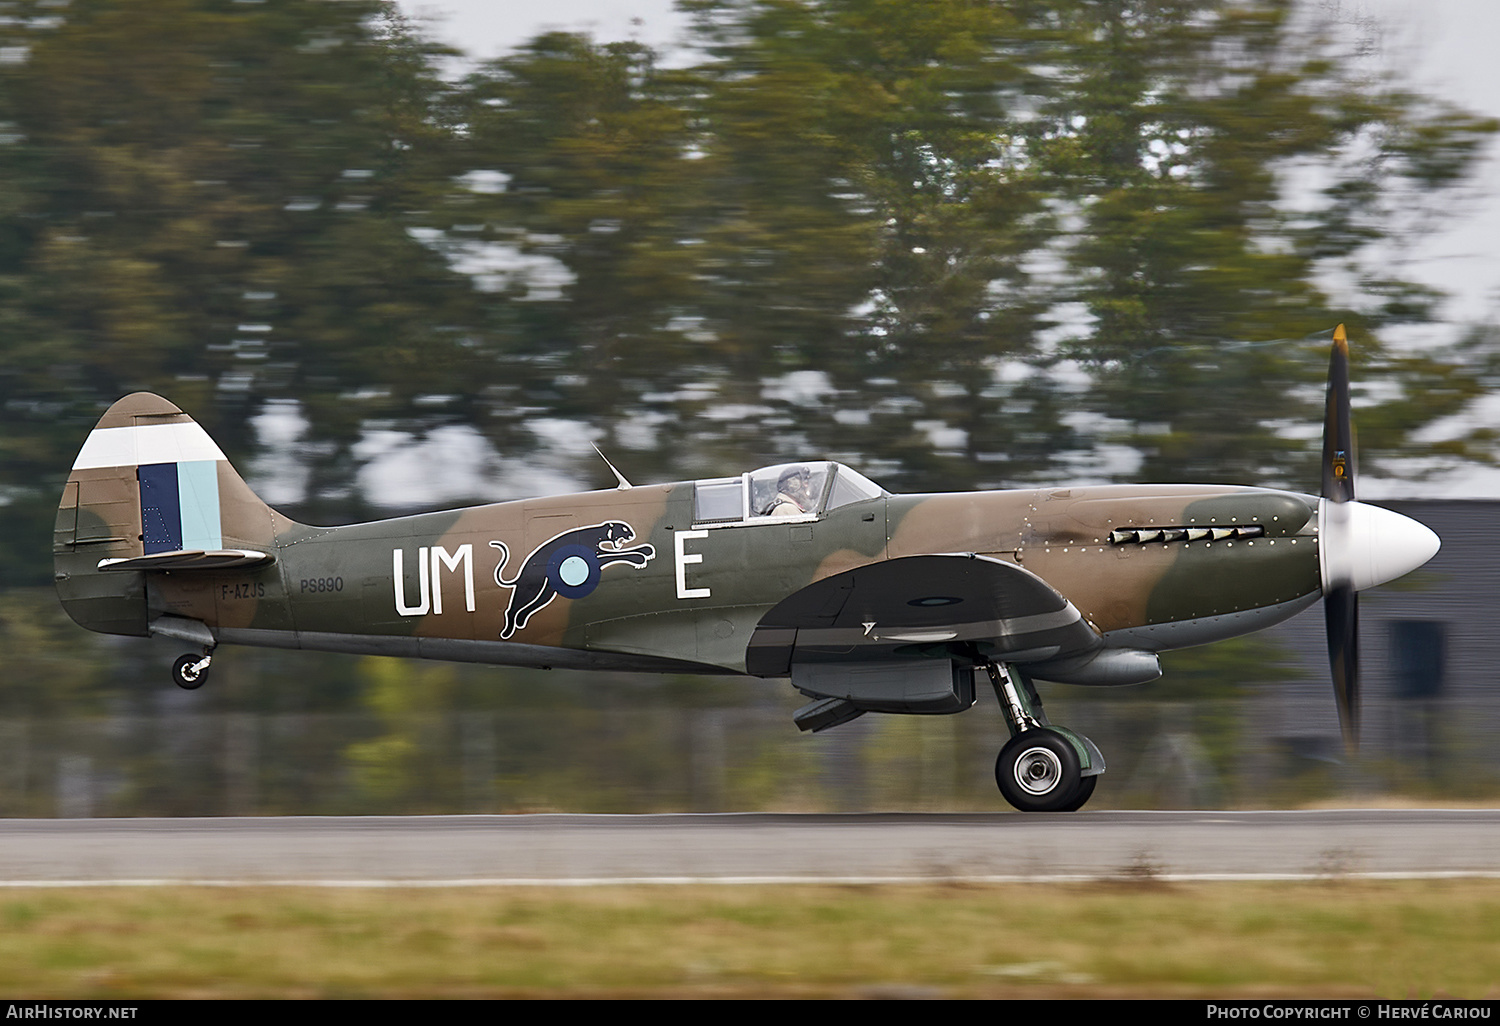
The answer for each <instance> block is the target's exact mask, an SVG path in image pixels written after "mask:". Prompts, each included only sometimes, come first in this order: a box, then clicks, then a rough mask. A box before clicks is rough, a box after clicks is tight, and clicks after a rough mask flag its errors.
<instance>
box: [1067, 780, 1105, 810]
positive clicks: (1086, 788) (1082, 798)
mask: <svg viewBox="0 0 1500 1026" xmlns="http://www.w3.org/2000/svg"><path fill="white" fill-rule="evenodd" d="M1098 783H1099V774H1097V773H1095V774H1094V775H1093V776H1091V777H1084V778H1083V779H1082V780H1080V781H1079V782H1078V791H1077V793H1076V794H1074V795H1073V800H1072V801H1070V802H1069V803H1068V804H1066V805H1064V806H1063V807H1062V809H1061V810H1060V811H1062V812H1077V811H1078V810H1079V809H1081V808H1083V807H1084V805H1085V804H1086V803H1087V802H1088V800H1089V799H1090V798H1092V797H1094V788H1095V787H1096V786H1097V785H1098Z"/></svg>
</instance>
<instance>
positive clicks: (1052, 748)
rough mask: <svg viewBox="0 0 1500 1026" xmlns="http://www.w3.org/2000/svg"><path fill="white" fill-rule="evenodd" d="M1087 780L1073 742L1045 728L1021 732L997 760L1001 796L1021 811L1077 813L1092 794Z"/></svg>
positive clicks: (1091, 785) (1002, 750)
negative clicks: (1085, 780) (1076, 810)
mask: <svg viewBox="0 0 1500 1026" xmlns="http://www.w3.org/2000/svg"><path fill="white" fill-rule="evenodd" d="M1084 779H1085V778H1084V777H1083V775H1082V771H1081V770H1080V768H1079V762H1078V753H1077V752H1076V751H1074V749H1073V745H1072V743H1071V742H1070V741H1069V740H1068V739H1067V738H1065V737H1063V736H1062V735H1061V734H1059V733H1057V732H1056V731H1055V730H1047V729H1046V728H1038V729H1033V730H1023V731H1021V732H1020V733H1019V734H1017V735H1016V736H1015V737H1013V738H1011V739H1010V740H1009V741H1008V742H1006V745H1005V747H1004V748H1002V749H1000V756H999V758H997V759H996V760H995V783H997V784H999V785H1000V793H1001V794H1003V795H1004V796H1005V800H1006V801H1008V802H1010V803H1011V804H1012V805H1014V806H1015V807H1016V808H1018V809H1020V810H1021V811H1022V812H1072V811H1074V810H1075V809H1077V808H1078V807H1079V806H1080V805H1082V804H1083V803H1084V802H1085V801H1087V800H1088V797H1089V795H1090V794H1092V793H1093V782H1094V779H1095V778H1094V777H1088V778H1087V780H1088V784H1087V785H1085V783H1084ZM1085 788H1087V790H1084V789H1085Z"/></svg>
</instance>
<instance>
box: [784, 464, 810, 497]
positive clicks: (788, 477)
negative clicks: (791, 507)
mask: <svg viewBox="0 0 1500 1026" xmlns="http://www.w3.org/2000/svg"><path fill="white" fill-rule="evenodd" d="M810 477H811V475H810V474H809V473H808V470H807V468H806V467H804V466H801V465H800V464H799V465H798V466H794V467H787V468H786V469H785V470H783V471H782V472H781V477H779V478H778V479H777V481H776V488H777V490H778V491H780V492H781V493H782V494H784V495H790V496H791V497H792V498H794V499H797V500H799V501H800V502H801V503H802V504H803V505H804V506H805V505H806V504H807V500H808V499H809V498H810V497H811V496H810V493H811V491H812V489H811V487H810Z"/></svg>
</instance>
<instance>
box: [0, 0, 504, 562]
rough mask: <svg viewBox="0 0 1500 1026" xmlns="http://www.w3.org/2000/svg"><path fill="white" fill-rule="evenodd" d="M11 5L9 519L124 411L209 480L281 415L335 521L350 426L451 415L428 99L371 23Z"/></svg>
mask: <svg viewBox="0 0 1500 1026" xmlns="http://www.w3.org/2000/svg"><path fill="white" fill-rule="evenodd" d="M8 6H9V8H10V9H11V10H10V12H9V13H10V15H11V16H10V17H8V18H6V19H5V20H6V25H5V26H4V28H3V29H0V33H3V34H4V35H5V37H6V38H5V41H4V46H5V51H4V52H5V53H6V55H7V56H6V58H5V60H3V61H0V122H3V123H4V126H5V127H4V130H3V132H0V142H3V145H0V181H3V183H4V184H3V187H0V195H4V197H5V199H4V200H3V201H0V300H3V304H0V309H3V311H4V314H3V316H4V329H5V330H4V333H3V335H0V349H3V355H0V403H3V407H4V409H5V411H6V419H7V422H8V429H7V431H6V432H5V436H4V441H3V445H4V449H3V452H0V466H3V473H4V481H3V487H4V488H5V491H6V495H5V497H6V498H7V499H9V501H10V506H8V507H7V510H10V509H11V508H12V507H14V508H26V509H29V508H30V506H31V505H50V504H52V503H55V495H56V493H57V491H58V490H59V489H60V481H61V477H60V475H62V474H65V473H66V468H67V466H68V465H69V463H70V462H71V458H72V454H73V452H75V451H76V448H77V446H78V444H79V442H80V441H81V438H82V436H83V434H84V433H85V432H86V431H87V428H88V426H89V425H90V424H91V423H92V421H93V420H94V419H95V418H96V417H97V416H98V414H99V413H100V412H101V411H102V409H103V408H104V406H105V405H107V404H108V403H109V402H111V401H113V400H114V399H115V398H118V397H119V396H120V395H121V394H123V393H125V392H128V391H131V390H135V389H152V390H156V391H160V392H164V393H166V394H168V395H170V396H171V397H172V398H173V399H174V400H175V401H176V402H178V403H179V404H182V405H184V406H185V407H186V408H188V409H189V410H191V411H192V412H193V413H194V415H195V416H197V417H198V418H199V419H201V420H202V421H203V422H204V423H205V425H206V426H207V427H208V428H209V430H210V431H211V432H212V433H214V434H215V435H216V436H217V437H219V438H221V439H223V440H224V442H225V444H227V445H229V446H231V455H235V454H236V451H237V452H238V454H241V455H243V453H244V450H245V448H246V447H247V446H248V445H249V444H250V443H251V440H252V439H253V438H254V432H253V431H252V430H250V426H249V421H250V419H251V418H252V417H254V416H255V415H256V414H257V413H258V412H259V411H260V410H261V408H262V404H263V403H264V401H265V400H266V399H268V398H273V397H280V398H289V399H295V400H296V401H297V402H298V403H299V404H300V408H301V412H302V415H303V416H304V417H305V419H306V421H307V424H308V427H307V432H306V437H305V451H306V453H307V454H308V455H309V456H310V457H311V458H312V459H313V461H314V463H315V473H314V474H313V479H314V481H315V483H316V484H315V487H316V494H315V495H314V496H313V498H314V499H315V500H316V499H322V500H325V504H326V501H338V500H344V501H345V502H346V503H347V501H348V500H349V498H350V497H351V495H352V492H353V484H354V481H353V474H354V471H355V469H356V467H355V464H354V460H353V458H352V456H351V448H352V446H353V445H354V443H355V442H356V441H358V439H359V438H360V436H361V433H362V431H363V430H364V427H365V425H367V424H368V423H369V421H370V420H371V419H373V418H376V417H391V418H401V419H402V421H403V422H405V423H409V424H412V425H416V426H418V427H425V426H430V425H431V424H433V423H440V422H442V421H444V420H452V419H454V418H461V417H464V416H467V410H465V408H464V404H463V400H464V399H465V398H467V397H468V396H470V395H472V394H473V393H474V392H475V391H476V390H477V388H478V387H479V385H480V384H481V383H482V370H483V367H484V366H486V364H476V361H475V360H474V356H475V355H476V350H477V349H479V348H482V347H476V346H474V345H472V344H470V343H471V342H472V340H473V336H474V324H475V318H476V316H477V308H476V307H474V306H473V305H472V303H471V301H470V297H471V295H472V294H473V289H472V287H471V285H470V283H469V281H468V280H467V279H466V278H465V277H464V276H462V275H461V274H459V273H457V272H455V271H454V270H453V269H451V268H450V267H449V265H448V262H447V260H446V259H445V257H444V256H443V255H442V254H440V253H437V252H435V251H434V250H433V249H432V248H431V247H429V246H427V245H424V244H423V243H422V242H421V241H420V240H419V238H418V237H417V235H418V234H420V233H414V229H416V228H419V227H420V226H422V225H423V224H424V223H426V222H425V220H424V219H425V218H427V217H428V216H429V214H430V212H431V211H432V210H433V208H434V207H436V206H438V205H440V203H441V201H442V199H443V196H444V195H445V193H446V192H447V191H448V190H449V187H450V186H449V176H450V172H451V168H450V167H449V165H448V161H449V160H450V159H451V155H452V154H451V148H450V147H449V146H448V140H449V139H450V138H451V136H452V131H451V123H450V121H449V119H448V118H447V116H446V105H447V104H448V102H449V91H448V89H447V88H446V87H445V86H444V85H443V84H442V82H441V80H440V79H439V78H438V77H437V76H436V74H435V73H434V71H433V65H434V62H435V60H436V57H437V55H438V53H437V51H436V50H434V49H433V48H432V47H431V46H430V45H429V44H427V43H425V42H423V41H421V40H420V39H419V38H418V37H417V36H416V35H415V34H413V33H412V32H411V31H409V30H408V28H407V27H406V26H405V25H404V24H403V23H401V22H400V20H399V19H398V18H396V17H395V16H394V15H393V14H392V12H391V10H390V9H389V8H388V6H387V5H385V4H382V3H376V2H373V0H354V2H350V3H338V4H324V3H300V2H289V0H281V2H270V3H265V4H255V5H244V4H235V3H230V2H221V0H160V2H159V0H150V2H146V0H79V2H78V3H73V4H70V5H68V6H66V7H58V6H56V5H49V4H45V3H38V4H31V3H12V4H9V5H8ZM438 216H441V215H438ZM476 366H478V368H479V370H480V372H481V373H479V374H476V371H475V368H476ZM433 396H447V397H450V401H448V402H447V403H446V405H445V404H443V403H434V402H432V401H431V397H433ZM454 397H456V398H454ZM7 556H8V557H9V558H14V556H12V555H11V554H9V553H8V554H7ZM20 558H21V559H22V561H23V565H25V567H26V571H25V573H26V575H27V576H30V575H31V574H34V573H35V568H34V567H33V566H32V562H31V561H29V560H27V559H26V557H25V556H24V555H22V556H21V557H20ZM38 562H39V561H38ZM13 573H15V570H14V569H13V568H12V567H10V566H7V568H6V576H7V577H8V578H9V577H11V575H12V574H13Z"/></svg>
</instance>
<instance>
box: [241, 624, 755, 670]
mask: <svg viewBox="0 0 1500 1026" xmlns="http://www.w3.org/2000/svg"><path fill="white" fill-rule="evenodd" d="M218 636H219V643H220V644H225V645H252V646H255V647H258V648H295V649H304V650H308V651H316V652H345V653H349V654H352V655H386V656H404V657H406V658H409V659H445V660H448V661H449V662H456V663H491V664H494V665H497V666H531V667H540V668H542V669H554V668H555V669H560V670H628V671H638V672H642V673H704V674H734V671H733V670H726V669H724V668H723V667H721V666H710V665H708V664H705V663H695V662H690V661H687V660H681V659H662V658H659V657H655V656H644V655H630V654H627V653H621V652H591V651H584V650H582V649H573V648H553V647H551V646H547V645H525V644H520V643H517V642H512V641H475V640H470V639H455V638H393V637H381V636H377V635H369V634H335V633H331V632H324V631H275V630H261V629H258V628H248V627H221V628H219V630H218Z"/></svg>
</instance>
